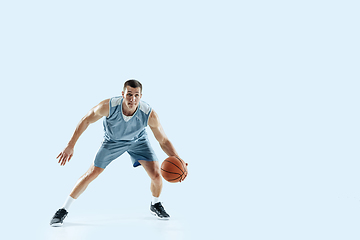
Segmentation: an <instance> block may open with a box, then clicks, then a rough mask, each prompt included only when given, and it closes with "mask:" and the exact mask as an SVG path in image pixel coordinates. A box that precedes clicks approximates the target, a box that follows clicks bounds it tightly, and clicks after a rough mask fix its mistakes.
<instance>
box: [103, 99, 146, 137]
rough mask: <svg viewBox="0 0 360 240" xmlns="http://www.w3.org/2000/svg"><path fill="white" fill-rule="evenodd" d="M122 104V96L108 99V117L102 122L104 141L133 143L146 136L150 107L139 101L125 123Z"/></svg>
mask: <svg viewBox="0 0 360 240" xmlns="http://www.w3.org/2000/svg"><path fill="white" fill-rule="evenodd" d="M122 103H123V97H122V96H120V97H113V98H111V99H110V102H109V108H110V111H109V116H107V117H106V118H104V121H103V125H104V131H105V136H104V138H105V140H108V141H135V140H137V139H139V138H141V137H144V136H146V135H147V134H146V130H145V127H146V126H147V125H148V120H149V116H150V113H151V107H150V105H149V104H147V103H146V102H144V101H142V100H141V101H140V103H139V106H138V108H137V110H136V112H135V113H134V115H133V116H132V118H131V119H130V120H129V121H128V122H126V121H125V120H124V118H123V114H122Z"/></svg>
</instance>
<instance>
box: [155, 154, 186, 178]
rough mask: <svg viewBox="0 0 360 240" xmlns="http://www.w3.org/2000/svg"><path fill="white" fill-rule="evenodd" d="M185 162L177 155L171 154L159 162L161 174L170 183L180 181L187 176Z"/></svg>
mask: <svg viewBox="0 0 360 240" xmlns="http://www.w3.org/2000/svg"><path fill="white" fill-rule="evenodd" d="M186 169H187V168H186V164H185V162H184V161H183V160H181V159H180V158H178V157H175V156H171V157H168V158H167V159H165V160H164V161H163V162H162V164H161V175H162V176H163V178H164V179H165V180H166V181H168V182H171V183H175V182H181V181H182V180H184V179H185V177H186V176H187V170H186Z"/></svg>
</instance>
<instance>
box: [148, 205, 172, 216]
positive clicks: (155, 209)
mask: <svg viewBox="0 0 360 240" xmlns="http://www.w3.org/2000/svg"><path fill="white" fill-rule="evenodd" d="M150 212H151V213H152V214H153V215H155V216H156V217H157V218H158V219H161V220H168V219H169V218H170V215H169V214H167V213H166V211H165V209H164V207H163V206H162V205H161V203H160V202H158V203H155V204H154V205H152V204H151V205H150Z"/></svg>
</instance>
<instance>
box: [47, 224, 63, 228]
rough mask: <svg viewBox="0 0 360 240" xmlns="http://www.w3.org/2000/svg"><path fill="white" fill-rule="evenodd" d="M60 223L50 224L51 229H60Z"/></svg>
mask: <svg viewBox="0 0 360 240" xmlns="http://www.w3.org/2000/svg"><path fill="white" fill-rule="evenodd" d="M62 225H63V224H62V223H53V224H51V225H50V226H52V227H62Z"/></svg>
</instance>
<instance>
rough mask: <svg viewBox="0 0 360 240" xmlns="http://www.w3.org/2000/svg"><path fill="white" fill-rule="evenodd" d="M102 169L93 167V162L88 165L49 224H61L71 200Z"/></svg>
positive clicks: (81, 191) (76, 196)
mask: <svg viewBox="0 0 360 240" xmlns="http://www.w3.org/2000/svg"><path fill="white" fill-rule="evenodd" d="M103 171H104V169H103V168H99V167H95V166H94V165H93V164H92V165H91V166H90V168H89V169H88V170H87V171H86V173H85V174H84V175H82V176H81V177H80V178H79V180H78V181H77V182H76V184H75V186H74V188H73V190H72V191H71V193H70V196H69V197H68V198H67V199H66V201H65V203H64V206H63V207H62V208H60V209H59V210H58V211H57V212H56V213H55V215H54V216H53V218H52V219H51V222H50V225H51V226H54V227H57V226H61V225H62V224H63V221H64V219H65V217H66V216H67V214H68V208H69V207H70V205H71V203H72V202H73V200H74V199H77V198H78V197H79V196H80V195H81V194H82V193H83V192H84V191H85V189H86V188H87V186H88V185H89V184H90V183H91V182H92V181H93V180H94V179H95V178H97V176H99V174H100V173H102V172H103Z"/></svg>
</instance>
